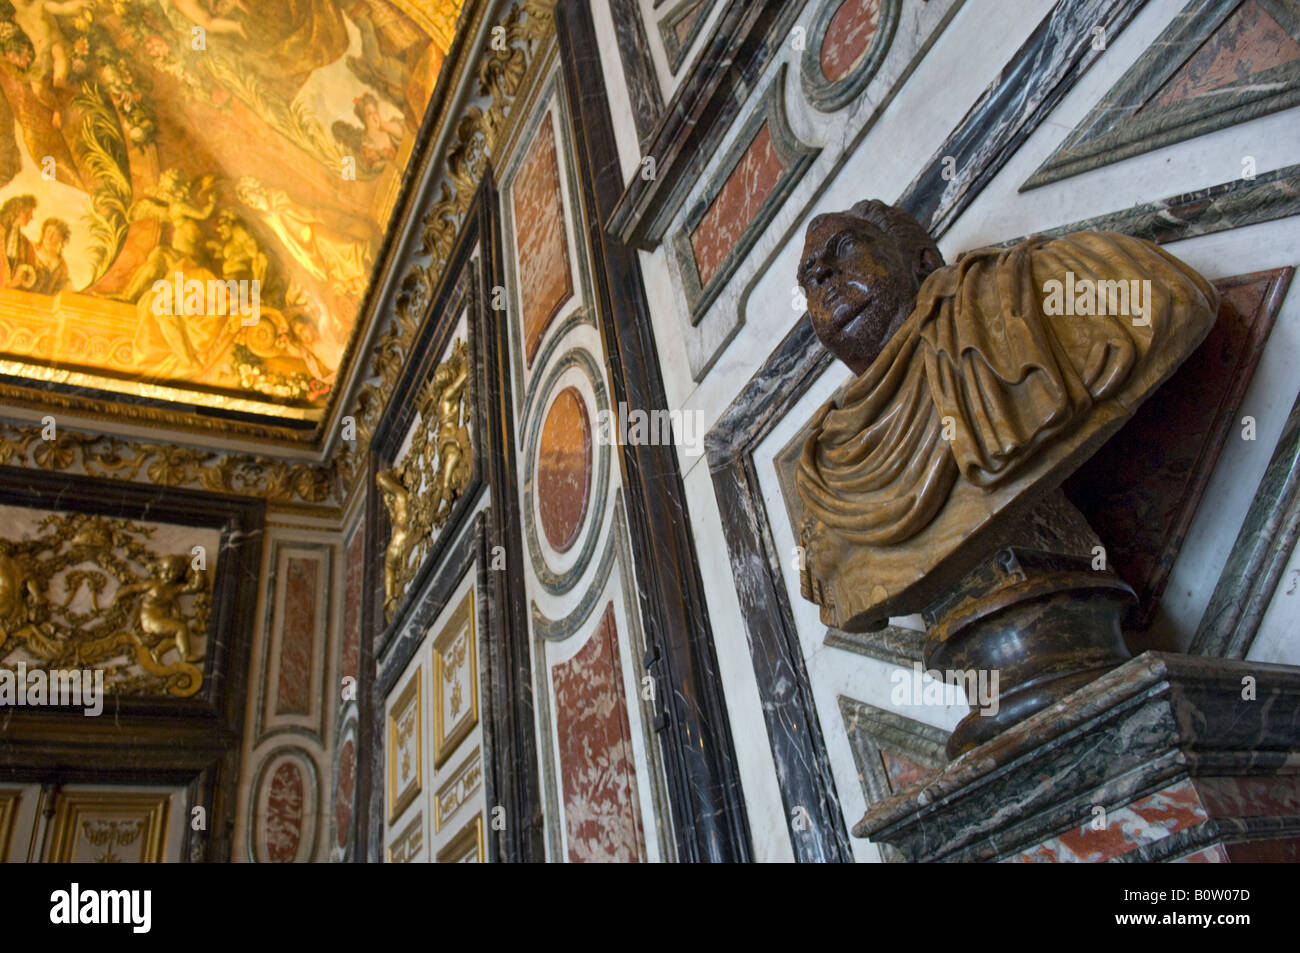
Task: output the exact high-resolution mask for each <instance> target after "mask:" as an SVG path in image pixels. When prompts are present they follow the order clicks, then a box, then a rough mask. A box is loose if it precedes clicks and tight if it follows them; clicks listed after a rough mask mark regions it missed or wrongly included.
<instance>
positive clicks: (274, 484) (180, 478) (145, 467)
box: [0, 423, 338, 503]
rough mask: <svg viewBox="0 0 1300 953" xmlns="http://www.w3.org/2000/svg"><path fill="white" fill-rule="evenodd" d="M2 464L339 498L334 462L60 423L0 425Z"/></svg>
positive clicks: (281, 496) (298, 497)
mask: <svg viewBox="0 0 1300 953" xmlns="http://www.w3.org/2000/svg"><path fill="white" fill-rule="evenodd" d="M0 465H3V466H18V467H30V468H34V469H41V470H57V471H61V472H70V473H84V474H86V475H87V476H93V477H103V478H107V479H112V480H130V481H140V482H148V483H152V484H154V485H155V486H182V487H191V488H194V489H200V490H207V491H209V492H211V493H229V494H233V495H236V496H252V497H258V498H261V499H265V500H267V501H269V502H273V503H296V502H299V501H301V502H305V503H323V502H326V501H329V500H334V499H337V494H338V474H337V468H336V464H335V463H330V464H329V465H325V466H319V465H315V464H309V463H289V462H286V461H284V460H276V459H274V458H271V457H256V456H252V455H249V454H230V453H221V452H218V451H215V450H196V449H193V448H190V447H178V446H175V445H173V444H155V443H143V442H137V441H132V440H123V439H121V438H118V437H110V436H105V435H102V434H92V433H82V432H78V431H74V430H66V429H64V428H62V427H60V428H58V429H57V430H56V431H55V434H54V437H53V439H48V440H47V439H45V428H44V427H42V426H41V425H39V424H33V425H28V426H23V425H15V424H5V423H0Z"/></svg>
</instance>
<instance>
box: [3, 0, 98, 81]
mask: <svg viewBox="0 0 1300 953" xmlns="http://www.w3.org/2000/svg"><path fill="white" fill-rule="evenodd" d="M10 2H11V3H12V5H13V8H14V23H16V24H17V25H18V26H19V27H21V28H22V31H23V32H24V33H26V34H27V37H28V39H30V40H31V42H32V49H33V50H34V51H35V54H36V59H35V62H34V63H33V65H32V69H31V74H30V75H31V76H32V80H31V87H32V92H33V93H35V94H36V97H37V98H38V99H42V100H44V99H46V98H47V97H46V95H45V94H46V93H48V91H49V86H53V87H54V88H56V89H64V88H66V87H67V85H68V60H69V53H70V52H71V50H72V44H71V43H69V42H68V38H67V36H66V35H65V34H64V32H63V26H62V25H61V24H60V23H59V20H58V18H59V17H66V16H75V15H76V14H78V13H81V12H82V11H83V10H85V9H87V8H88V7H90V6H91V5H92V2H93V0H10ZM47 83H48V84H49V86H47V85H46V84H47Z"/></svg>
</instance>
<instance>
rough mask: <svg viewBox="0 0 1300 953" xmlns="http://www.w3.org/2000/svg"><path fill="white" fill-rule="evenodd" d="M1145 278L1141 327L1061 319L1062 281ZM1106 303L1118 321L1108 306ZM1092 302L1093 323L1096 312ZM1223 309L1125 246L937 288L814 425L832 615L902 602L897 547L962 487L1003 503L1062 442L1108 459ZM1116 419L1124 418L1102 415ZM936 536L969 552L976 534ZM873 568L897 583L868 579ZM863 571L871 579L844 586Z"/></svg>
mask: <svg viewBox="0 0 1300 953" xmlns="http://www.w3.org/2000/svg"><path fill="white" fill-rule="evenodd" d="M1067 273H1068V277H1069V284H1066V282H1067ZM1134 280H1137V281H1138V285H1137V286H1136V289H1137V290H1138V291H1139V293H1140V295H1141V297H1140V299H1139V300H1137V301H1136V302H1135V301H1133V300H1132V299H1130V301H1129V307H1128V309H1127V310H1128V311H1129V312H1130V313H1128V314H1113V313H1105V314H1096V313H1093V314H1084V313H1075V314H1059V313H1053V314H1048V313H1045V312H1046V311H1047V310H1049V309H1048V308H1045V300H1048V301H1050V299H1048V291H1047V289H1048V288H1050V287H1051V286H1050V285H1049V284H1048V283H1049V282H1051V281H1058V282H1061V283H1062V284H1063V285H1065V287H1066V289H1067V290H1075V291H1080V290H1082V289H1086V288H1087V287H1088V283H1095V282H1100V281H1112V282H1113V281H1124V282H1126V283H1130V284H1129V285H1128V288H1129V290H1133V289H1134V287H1135V286H1133V285H1132V284H1131V282H1133V281H1134ZM1111 287H1113V286H1111ZM1148 291H1149V295H1148ZM1054 303H1055V304H1059V303H1060V300H1059V298H1058V300H1057V302H1054ZM1093 303H1094V304H1095V305H1096V307H1095V308H1094V309H1093V310H1117V309H1115V308H1114V305H1115V304H1116V301H1114V300H1110V299H1108V298H1106V297H1104V296H1103V298H1102V299H1101V302H1100V303H1097V301H1096V298H1095V296H1094V299H1093ZM1077 304H1078V305H1079V308H1078V309H1077V310H1079V311H1087V310H1088V301H1087V300H1086V299H1080V300H1078V301H1077ZM1107 304H1109V306H1110V307H1109V309H1108V308H1107V307H1106V305H1107ZM1135 304H1138V305H1141V306H1143V312H1142V313H1141V314H1134V313H1133V312H1134V311H1135V307H1134V306H1135ZM1217 307H1218V297H1217V294H1216V292H1215V290H1214V289H1213V287H1212V286H1211V285H1210V284H1209V283H1208V282H1207V281H1206V280H1205V279H1204V278H1202V277H1201V276H1200V275H1198V274H1197V273H1196V272H1194V271H1193V270H1192V269H1190V268H1188V267H1187V266H1186V265H1184V264H1183V263H1182V262H1180V261H1178V260H1177V259H1176V258H1174V257H1173V256H1171V255H1169V254H1167V253H1166V252H1164V251H1163V250H1162V249H1160V248H1159V247H1157V246H1155V245H1153V244H1151V243H1149V242H1145V241H1142V240H1140V239H1136V238H1131V237H1128V236H1125V235H1118V234H1113V233H1103V232H1077V233H1074V234H1071V235H1067V236H1065V237H1062V238H1056V239H1045V238H1035V239H1030V240H1028V241H1026V242H1022V243H1020V244H1018V245H1016V246H1014V247H1012V248H1009V249H1000V250H999V249H990V250H985V251H978V252H974V253H972V254H969V255H967V256H965V257H963V258H961V259H960V260H959V261H958V262H956V263H955V264H953V265H948V266H945V267H942V268H940V269H938V270H936V271H935V272H933V273H932V274H930V275H929V276H928V277H927V278H926V279H925V281H924V283H923V284H922V285H921V288H920V291H919V293H918V295H917V303H916V307H915V309H914V310H913V311H912V313H911V314H910V315H909V316H908V318H907V319H906V320H905V321H904V323H903V324H902V325H901V326H900V328H899V329H898V331H897V332H896V333H895V334H894V336H893V337H892V338H891V339H890V340H889V341H888V342H887V343H886V345H885V347H884V349H883V351H882V352H881V354H880V356H879V357H878V358H877V359H876V360H875V361H874V362H873V363H872V365H871V366H870V367H869V368H868V369H867V370H866V371H865V372H864V373H863V374H862V375H861V376H860V377H859V378H858V379H857V380H856V381H854V382H853V383H852V384H851V385H850V386H849V388H848V389H847V391H846V392H845V393H844V394H843V396H842V398H841V399H840V400H839V402H838V405H837V403H836V402H834V401H832V402H831V403H828V404H826V405H824V406H823V407H822V408H821V409H820V410H818V412H817V413H816V415H815V416H814V417H813V420H812V433H811V435H810V437H809V438H808V440H807V442H806V444H805V445H804V448H803V453H802V455H801V457H800V459H799V463H798V467H797V470H796V474H795V485H796V487H797V489H798V493H799V497H800V499H801V501H802V503H803V506H804V507H805V511H804V531H803V539H802V540H801V542H802V543H803V544H804V545H805V546H806V547H807V548H808V563H807V566H808V568H807V570H806V572H807V573H809V574H810V575H806V576H805V579H804V583H805V585H804V589H805V595H808V596H810V597H814V598H816V601H818V602H820V603H821V604H822V605H823V607H824V608H826V609H830V608H831V607H833V606H836V605H838V606H839V611H833V612H832V613H831V616H832V618H833V619H835V624H843V622H844V621H846V619H847V617H848V616H849V615H857V614H858V613H859V612H860V611H864V610H865V609H866V608H868V607H869V605H870V604H874V603H880V602H882V601H883V600H884V598H885V597H887V596H890V595H894V594H896V592H897V588H896V586H895V585H894V584H895V583H898V584H901V583H900V580H902V579H904V577H905V576H907V573H902V572H900V571H899V570H898V567H893V568H890V567H888V566H887V565H886V564H887V563H889V561H890V559H891V558H895V560H896V557H891V554H890V553H889V549H890V548H892V547H897V546H899V545H900V544H904V543H906V542H907V541H908V540H911V539H913V538H914V537H916V536H917V535H918V534H921V533H922V532H923V531H925V530H926V529H927V527H930V526H931V524H932V523H934V522H935V521H936V518H937V517H939V516H940V514H941V513H942V511H943V510H944V507H945V505H946V504H947V503H948V501H949V498H950V497H951V496H952V495H953V494H954V492H955V491H954V488H955V487H958V486H959V485H960V484H961V483H962V482H965V483H968V484H970V485H973V486H974V487H978V488H981V489H983V490H985V491H992V490H994V489H996V488H998V487H999V486H1002V485H1003V484H1005V483H1006V482H1007V481H1012V480H1014V479H1015V478H1017V477H1018V476H1022V475H1025V473H1026V472H1027V471H1029V470H1033V469H1034V468H1035V466H1038V465H1039V464H1040V456H1041V454H1040V451H1042V450H1044V449H1045V448H1047V447H1048V445H1049V444H1057V443H1065V444H1070V443H1071V442H1073V444H1074V446H1075V447H1077V448H1082V447H1083V445H1084V444H1085V443H1087V442H1088V441H1089V438H1091V437H1095V438H1097V439H1096V440H1094V441H1093V442H1092V443H1091V444H1090V447H1095V446H1096V445H1098V444H1099V441H1100V439H1104V436H1108V435H1109V433H1110V432H1113V430H1114V429H1117V428H1118V426H1119V425H1120V424H1121V423H1122V420H1123V419H1124V418H1127V417H1128V416H1129V415H1131V413H1132V411H1133V409H1134V408H1135V407H1136V406H1137V405H1138V404H1139V403H1141V401H1142V400H1144V399H1145V398H1146V397H1147V396H1148V395H1149V394H1150V393H1151V392H1152V391H1154V390H1155V388H1156V387H1158V386H1159V384H1160V383H1162V382H1163V381H1164V380H1165V379H1166V378H1167V377H1168V376H1169V375H1170V374H1171V373H1172V372H1173V370H1174V369H1175V368H1176V367H1177V366H1178V364H1180V363H1181V362H1182V360H1183V359H1184V358H1186V357H1187V355H1188V354H1190V353H1191V351H1192V350H1193V349H1194V348H1195V347H1196V346H1197V345H1198V344H1199V343H1200V342H1201V340H1202V339H1203V338H1204V337H1205V335H1206V334H1207V333H1208V331H1209V329H1210V327H1211V326H1212V324H1213V323H1214V318H1215V314H1216V311H1217ZM1055 310H1060V309H1059V308H1056V309H1055ZM1070 310H1072V311H1073V310H1076V309H1075V308H1071V309H1070ZM1135 319H1136V320H1137V321H1138V324H1134V320H1135ZM1103 405H1106V407H1107V409H1108V410H1109V413H1106V414H1098V413H1097V411H1098V410H1100V409H1101V408H1102V406H1103ZM1093 418H1096V420H1094V419H1093ZM1090 421H1091V424H1090ZM1112 423H1113V426H1108V428H1107V432H1106V433H1105V434H1101V433H1094V432H1095V431H1098V430H1099V428H1100V427H1101V426H1102V425H1103V424H1106V425H1109V424H1112ZM1070 449H1071V448H1069V447H1066V448H1063V449H1062V453H1059V454H1056V455H1055V456H1054V457H1053V460H1052V465H1053V466H1056V465H1057V464H1059V465H1060V466H1059V467H1058V469H1063V470H1064V471H1065V472H1059V473H1053V474H1051V475H1054V476H1056V477H1057V479H1058V482H1059V479H1063V478H1064V477H1065V476H1066V475H1068V470H1069V469H1072V467H1073V466H1077V464H1078V463H1079V462H1082V459H1083V457H1078V458H1077V459H1072V460H1070V461H1066V460H1065V452H1066V451H1068V450H1070ZM1084 456H1086V454H1084ZM1047 475H1049V474H1047V473H1046V472H1044V473H1042V474H1039V476H1047ZM964 492H969V491H968V490H966V491H964ZM999 505H1000V504H999ZM939 522H941V523H942V522H943V520H942V519H941V520H939ZM928 535H931V536H935V537H936V538H938V539H942V540H960V538H961V536H962V531H961V527H959V526H956V525H954V526H952V527H947V528H946V530H945V531H944V532H943V533H934V534H928ZM863 548H865V552H864V551H863ZM931 548H933V547H932V546H931ZM933 556H934V554H929V553H927V558H933ZM864 560H865V561H866V562H867V563H868V564H870V563H871V562H872V561H873V560H875V561H876V562H877V563H878V566H877V567H874V568H875V569H878V570H881V571H880V572H876V571H873V569H872V568H871V567H869V568H867V571H866V572H862V571H861V569H862V567H863V561H864ZM847 562H852V563H855V564H857V566H858V570H859V571H856V572H842V571H841V570H842V566H841V564H842V563H847ZM876 576H880V577H881V578H882V579H883V580H884V581H886V582H888V583H890V584H889V585H886V586H885V587H884V592H880V591H877V592H876V593H875V594H874V596H869V595H867V594H865V593H861V592H858V591H856V590H859V589H861V588H862V587H863V586H864V585H867V586H868V587H869V588H877V589H878V588H879V587H877V586H876V585H875V583H876ZM810 590H811V591H810ZM919 608H920V607H919V606H918V607H916V608H912V609H908V610H907V611H917V609H919ZM826 615H827V613H826V612H823V617H824V618H825V617H826ZM827 621H831V619H828V620H827Z"/></svg>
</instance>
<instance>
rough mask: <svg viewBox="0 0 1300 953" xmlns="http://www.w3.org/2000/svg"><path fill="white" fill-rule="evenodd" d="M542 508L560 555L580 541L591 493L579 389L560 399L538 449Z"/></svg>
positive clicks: (544, 525)
mask: <svg viewBox="0 0 1300 953" xmlns="http://www.w3.org/2000/svg"><path fill="white" fill-rule="evenodd" d="M536 489H537V508H538V511H539V514H540V516H541V523H542V531H543V532H544V533H546V539H547V540H548V541H549V542H550V544H551V546H553V547H554V548H555V550H556V552H561V553H562V552H565V551H566V550H568V549H569V547H571V546H572V545H573V544H574V542H575V541H576V540H577V538H578V533H579V531H580V530H581V529H582V520H583V517H585V516H586V514H587V499H588V496H589V494H590V491H591V422H590V420H588V418H587V405H586V402H585V401H584V400H583V399H582V395H581V394H580V393H578V390H577V389H576V388H574V387H566V388H565V389H564V390H562V391H560V393H559V394H558V395H556V398H555V401H554V402H553V403H552V404H551V409H550V410H549V411H547V413H546V421H545V423H543V424H542V436H541V440H540V441H539V443H538V449H537V487H536Z"/></svg>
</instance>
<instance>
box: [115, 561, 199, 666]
mask: <svg viewBox="0 0 1300 953" xmlns="http://www.w3.org/2000/svg"><path fill="white" fill-rule="evenodd" d="M188 562H189V561H188V560H187V559H186V557H184V556H160V557H158V558H157V559H155V560H154V561H153V563H152V564H151V565H150V567H149V578H148V579H146V580H145V581H144V582H135V583H130V584H129V585H125V586H123V587H122V588H120V589H118V590H117V594H116V595H115V596H114V597H113V604H114V605H116V604H117V603H118V602H119V601H121V600H122V599H125V598H129V597H131V596H135V595H141V594H143V598H142V599H141V600H140V605H139V606H138V607H137V609H136V625H137V626H138V627H139V631H140V632H142V633H143V634H144V635H148V636H152V637H154V638H157V639H159V640H160V641H158V642H156V643H155V644H154V645H153V647H152V648H150V649H149V654H150V655H152V656H153V660H154V661H155V662H158V664H160V665H161V664H162V662H161V659H162V656H163V655H165V654H166V653H167V651H168V650H169V649H171V648H173V647H174V648H175V649H176V651H178V652H179V653H180V655H181V658H182V659H183V660H184V661H186V662H197V661H199V659H200V658H202V656H201V655H198V654H196V653H194V652H193V651H192V649H191V646H190V634H191V633H190V624H189V622H188V620H186V618H185V615H184V613H183V612H182V611H181V606H180V597H181V596H185V595H192V594H194V593H198V592H203V591H204V590H205V589H206V588H207V579H206V578H205V576H206V572H205V571H204V570H201V569H199V570H194V571H193V572H189V571H188V569H187V567H188Z"/></svg>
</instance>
